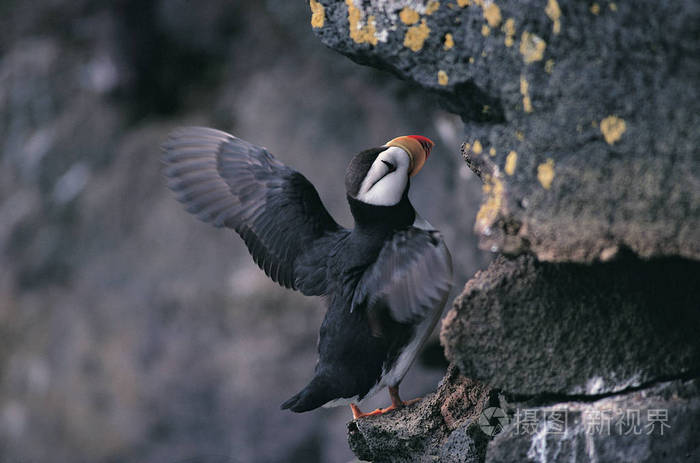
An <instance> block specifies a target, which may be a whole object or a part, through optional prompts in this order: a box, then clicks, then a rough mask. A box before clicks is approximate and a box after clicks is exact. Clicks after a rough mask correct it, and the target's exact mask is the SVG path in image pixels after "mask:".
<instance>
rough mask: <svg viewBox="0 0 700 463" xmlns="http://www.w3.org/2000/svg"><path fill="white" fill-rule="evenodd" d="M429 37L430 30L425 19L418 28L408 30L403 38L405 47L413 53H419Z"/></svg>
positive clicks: (413, 27) (412, 27)
mask: <svg viewBox="0 0 700 463" xmlns="http://www.w3.org/2000/svg"><path fill="white" fill-rule="evenodd" d="M429 35H430V28H429V27H428V25H427V24H426V23H425V19H423V20H421V23H420V24H419V25H418V26H411V27H409V28H408V30H407V31H406V35H405V36H404V38H403V45H404V47H406V48H410V49H411V50H412V51H419V50H420V49H421V48H423V43H424V42H425V39H427V38H428V36H429Z"/></svg>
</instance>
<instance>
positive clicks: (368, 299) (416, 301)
mask: <svg viewBox="0 0 700 463" xmlns="http://www.w3.org/2000/svg"><path fill="white" fill-rule="evenodd" d="M451 288H452V258H451V256H450V252H449V251H448V250H447V246H445V243H444V241H443V239H442V235H440V233H439V232H437V231H435V230H423V229H419V228H415V227H410V228H408V229H406V230H403V231H399V232H397V233H395V234H394V236H393V238H392V240H391V241H389V242H387V243H386V244H385V245H384V247H383V248H382V250H381V251H380V252H379V256H378V257H377V260H376V261H375V262H374V264H372V265H371V266H370V267H369V268H368V269H367V271H365V274H364V275H363V276H362V278H361V279H360V282H359V283H358V285H357V288H356V289H355V294H354V297H353V302H352V308H351V310H356V309H358V308H361V307H363V308H364V309H365V310H366V311H367V314H368V318H369V319H370V323H372V322H373V321H375V322H377V321H379V320H381V319H382V317H383V316H384V314H383V313H380V312H381V311H387V312H388V315H389V316H390V317H391V319H392V320H394V321H396V322H399V323H412V324H414V323H418V322H419V321H421V320H423V319H424V318H425V317H427V316H429V315H430V314H431V312H435V311H441V309H442V307H438V306H439V305H440V306H442V305H443V304H444V303H445V302H444V301H445V299H446V298H447V295H448V294H449V292H450V289H451ZM438 313H439V312H438ZM373 332H376V330H375V329H374V327H373Z"/></svg>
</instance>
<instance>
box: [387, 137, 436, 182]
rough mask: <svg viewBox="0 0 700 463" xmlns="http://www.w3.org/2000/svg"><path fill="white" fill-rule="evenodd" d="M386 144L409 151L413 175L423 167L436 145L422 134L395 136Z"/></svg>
mask: <svg viewBox="0 0 700 463" xmlns="http://www.w3.org/2000/svg"><path fill="white" fill-rule="evenodd" d="M384 146H398V147H399V148H402V149H403V150H404V151H406V152H407V153H408V157H409V158H411V165H410V167H409V171H408V173H409V175H410V176H411V177H413V176H414V175H416V174H417V173H418V172H419V171H420V170H421V169H422V168H423V164H425V161H426V160H427V159H428V156H430V150H431V149H432V148H433V146H435V143H433V141H432V140H431V139H430V138H427V137H423V136H421V135H404V136H403V137H397V138H394V139H393V140H391V141H389V142H387V143H386V144H385V145H384Z"/></svg>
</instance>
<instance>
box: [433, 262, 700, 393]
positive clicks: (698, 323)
mask: <svg viewBox="0 0 700 463" xmlns="http://www.w3.org/2000/svg"><path fill="white" fill-rule="evenodd" d="M698 301H700V263H698V262H694V261H689V260H683V259H679V258H666V259H657V260H652V261H643V260H639V259H638V258H636V257H634V256H630V255H627V256H623V257H621V258H619V259H617V260H615V261H612V262H608V263H598V264H595V265H591V266H589V265H580V264H553V263H541V262H537V261H536V260H535V259H534V258H532V257H529V256H521V257H518V258H515V259H508V258H504V257H499V258H498V259H496V260H495V261H494V262H493V263H492V264H491V265H490V266H489V268H488V269H487V270H484V271H481V272H479V273H477V274H476V276H475V277H474V278H472V279H471V280H470V281H469V282H468V283H467V285H466V287H465V289H464V292H463V293H462V295H461V296H460V297H459V298H457V300H456V301H455V303H454V306H453V308H452V309H451V310H450V312H449V313H448V314H447V316H446V317H445V319H444V320H443V325H442V331H441V341H442V344H443V345H444V346H445V352H446V355H447V358H448V360H450V361H452V362H454V363H455V364H457V365H458V366H459V368H460V369H461V371H462V372H463V373H464V374H465V375H467V376H469V377H471V378H474V379H478V380H480V381H485V382H486V383H487V384H489V385H491V386H493V387H497V388H500V389H503V390H504V391H505V392H507V393H511V394H517V395H528V396H532V395H541V394H564V395H576V394H581V395H596V394H603V393H609V392H615V391H620V390H623V389H626V388H629V387H633V386H639V385H642V384H644V383H647V382H650V381H655V380H658V379H661V378H666V377H678V376H680V375H683V374H688V373H689V372H692V371H696V372H700V370H698V368H700V337H698V335H697V333H698V332H700V307H699V306H698Z"/></svg>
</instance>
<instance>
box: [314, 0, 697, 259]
mask: <svg viewBox="0 0 700 463" xmlns="http://www.w3.org/2000/svg"><path fill="white" fill-rule="evenodd" d="M311 3H312V5H315V6H314V12H315V13H314V16H313V18H315V20H314V19H312V25H313V26H314V30H315V31H316V34H317V35H318V37H319V38H320V39H321V41H322V42H323V43H325V44H326V45H328V46H329V47H331V48H333V49H335V50H337V51H339V52H341V53H344V54H346V55H348V56H349V57H350V58H352V59H354V60H356V61H358V62H360V63H363V64H370V65H373V66H377V67H379V68H382V69H386V70H390V71H392V72H394V73H395V74H397V75H398V76H400V77H401V78H405V79H410V80H412V81H414V82H416V83H417V84H419V85H421V86H422V87H424V88H427V89H430V90H431V91H433V92H434V93H435V94H436V95H437V96H438V97H439V98H440V99H441V100H442V101H443V102H444V103H445V104H446V105H447V107H448V108H449V109H450V110H452V111H453V112H455V113H457V114H460V115H461V116H462V118H463V119H464V120H465V121H466V122H467V123H468V127H467V131H466V140H465V144H464V148H463V152H464V156H465V158H466V160H467V162H468V164H469V165H470V167H472V169H474V170H475V171H476V172H477V173H478V174H479V175H480V176H482V179H483V180H484V184H485V186H484V192H485V193H486V194H485V195H484V202H483V205H482V208H481V210H480V211H479V214H478V216H477V219H476V223H475V230H476V232H477V233H478V235H479V236H480V239H481V245H482V246H483V247H484V248H485V249H492V250H501V251H503V252H506V253H519V252H523V251H530V252H533V253H534V254H536V255H537V256H538V258H539V259H541V260H549V261H576V262H591V261H594V260H606V259H609V258H610V257H612V256H613V255H614V254H615V253H616V252H617V251H618V250H619V249H620V248H624V247H627V248H630V249H632V250H633V251H634V252H635V253H636V254H638V255H640V256H643V257H653V256H662V255H679V256H684V257H688V258H696V259H697V258H700V194H698V186H697V178H698V175H700V173H699V172H698V163H697V146H698V145H700V131H698V130H697V129H696V128H697V127H698V126H699V125H700V98H699V96H700V95H699V94H700V89H699V87H700V84H699V83H698V82H699V80H698V79H697V76H698V72H700V69H699V66H700V64H699V63H698V60H697V54H698V50H699V49H700V43H699V39H698V35H697V34H696V33H695V32H694V30H695V28H696V24H697V23H698V21H700V2H697V1H696V0H687V1H685V2H682V3H680V4H679V3H664V4H660V3H659V2H655V1H652V0H646V1H640V2H634V3H614V2H600V3H592V2H591V3H585V2H576V1H565V0H559V1H558V0H549V1H545V0H529V1H520V0H507V1H505V0H504V1H501V0H498V1H486V0H483V1H482V0H471V1H468V0H464V1H461V0H460V1H446V2H445V1H443V2H440V1H435V0H431V1H428V0H426V1H419V0H415V1H408V0H407V1H396V0H375V1H371V2H360V1H354V0H345V1H343V0H335V1H330V0H321V1H318V2H317V1H315V0H314V1H313V2H311Z"/></svg>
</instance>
